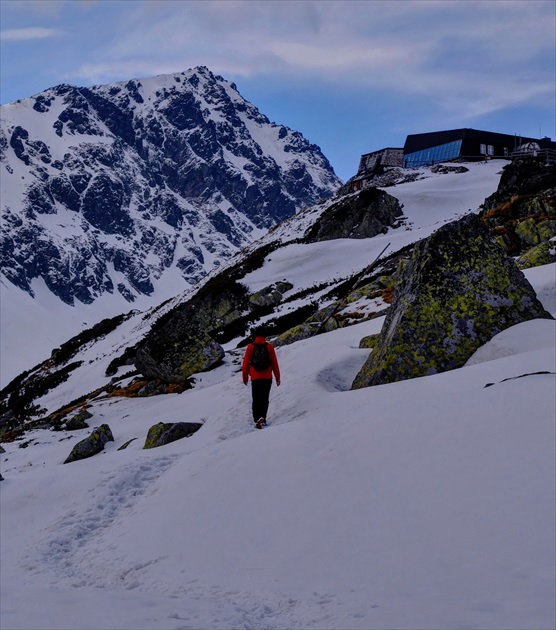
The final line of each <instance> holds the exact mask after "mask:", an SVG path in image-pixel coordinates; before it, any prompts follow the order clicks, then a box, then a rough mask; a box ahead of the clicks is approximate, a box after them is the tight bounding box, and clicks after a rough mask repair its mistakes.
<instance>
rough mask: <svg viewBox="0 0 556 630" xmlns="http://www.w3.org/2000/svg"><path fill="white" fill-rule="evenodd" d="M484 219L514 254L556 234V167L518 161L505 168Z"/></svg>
mask: <svg viewBox="0 0 556 630" xmlns="http://www.w3.org/2000/svg"><path fill="white" fill-rule="evenodd" d="M483 208H484V209H483V210H482V212H481V218H482V219H483V220H484V221H485V223H486V225H487V226H488V227H489V228H490V229H491V230H492V232H493V233H494V234H496V236H497V240H498V242H499V243H500V244H501V245H502V246H503V247H504V248H505V249H506V251H507V252H508V253H509V254H510V255H512V256H518V255H520V254H523V253H524V252H526V251H527V250H529V249H530V248H531V247H532V246H535V245H539V244H541V243H543V242H545V241H548V240H550V239H551V238H552V237H554V236H555V235H556V166H547V165H545V164H543V163H542V162H540V161H537V160H533V159H530V160H516V161H513V162H511V163H510V164H508V165H507V166H505V167H504V170H503V172H502V176H501V178H500V183H499V185H498V190H497V191H496V192H495V193H494V194H492V195H491V196H490V197H488V198H487V199H485V203H484V204H483Z"/></svg>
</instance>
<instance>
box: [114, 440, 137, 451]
mask: <svg viewBox="0 0 556 630" xmlns="http://www.w3.org/2000/svg"><path fill="white" fill-rule="evenodd" d="M136 439H137V438H131V440H128V441H127V442H124V443H123V444H122V445H121V446H120V448H118V450H119V451H125V449H126V448H127V447H128V446H129V445H130V444H131V443H132V442H133V441H134V440H136Z"/></svg>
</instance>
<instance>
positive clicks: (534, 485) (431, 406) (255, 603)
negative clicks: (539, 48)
mask: <svg viewBox="0 0 556 630" xmlns="http://www.w3.org/2000/svg"><path fill="white" fill-rule="evenodd" d="M466 166H467V167H468V170H466V171H465V172H463V173H448V174H439V173H432V172H430V171H429V170H427V169H423V172H422V173H421V174H420V179H417V180H416V181H413V182H410V183H405V184H400V185H398V186H394V187H392V188H389V189H388V190H389V192H390V193H391V194H392V195H394V196H395V197H396V198H397V199H399V200H400V201H401V202H402V203H403V218H402V219H401V220H400V221H399V222H397V223H396V225H395V226H391V227H387V228H385V229H384V233H379V234H377V235H376V236H374V237H372V238H358V239H349V238H334V239H329V240H321V241H312V240H310V239H307V238H306V235H307V233H308V231H310V230H311V228H312V226H314V225H315V223H316V222H318V221H319V219H320V218H321V217H322V216H324V215H325V214H326V213H327V212H328V211H329V210H331V209H333V208H334V206H335V204H337V203H339V201H338V200H335V201H328V202H325V203H323V204H320V205H316V206H313V207H311V208H309V209H307V210H306V211H304V212H301V213H300V214H298V215H296V216H295V217H292V218H291V219H288V220H287V221H286V222H285V223H283V224H281V225H280V226H279V227H277V228H276V229H274V230H272V231H271V232H270V233H269V234H267V235H265V236H264V237H263V239H261V240H260V241H259V242H258V243H257V244H256V245H255V244H253V245H250V246H249V247H247V248H246V251H245V252H243V254H242V255H241V256H239V255H238V257H237V258H236V259H234V260H231V261H229V263H226V265H223V266H226V268H227V269H229V270H231V272H232V271H233V272H236V271H238V270H239V269H240V265H241V271H242V274H243V275H242V276H241V282H242V283H243V285H244V286H245V287H246V288H247V290H248V291H249V295H251V296H252V295H254V294H255V293H257V294H260V295H267V293H265V289H268V288H269V287H276V286H277V284H278V283H280V282H281V283H283V284H282V285H280V286H281V287H282V290H283V299H281V301H280V302H279V304H278V305H275V306H274V308H273V309H272V312H269V313H268V314H267V315H266V316H263V317H261V319H262V320H266V321H267V322H268V321H270V320H271V319H272V318H277V317H278V318H280V319H281V320H283V319H284V318H287V317H289V316H290V315H291V314H292V313H294V312H296V311H300V310H301V309H304V308H308V307H311V308H312V307H313V306H312V305H313V304H314V303H318V307H320V308H323V309H326V307H327V306H329V305H331V304H332V303H333V302H334V300H335V297H334V295H333V294H334V291H336V290H339V288H340V287H341V286H342V285H345V283H346V282H350V281H351V280H352V279H353V277H354V274H355V275H357V274H358V273H360V272H361V270H362V269H365V268H366V267H367V266H368V265H369V263H370V262H371V261H372V260H373V259H374V258H375V257H376V256H377V255H378V254H379V253H380V252H381V251H382V249H383V248H384V246H385V245H386V244H388V243H390V246H391V250H389V251H395V252H400V251H403V250H404V249H406V248H407V247H409V246H411V244H412V243H415V242H416V241H418V240H420V239H422V238H425V237H427V236H428V235H430V234H431V233H432V232H433V231H434V230H436V228H438V227H440V226H442V225H444V224H446V223H448V222H451V221H453V220H454V219H456V218H458V217H460V216H461V215H462V214H467V213H468V212H470V211H471V212H477V210H478V208H479V206H480V204H481V203H482V202H483V201H484V199H485V198H486V197H487V196H488V195H491V194H492V193H493V192H494V191H495V190H496V188H497V185H498V181H499V179H500V171H501V168H502V163H499V162H490V163H487V164H469V165H466ZM255 256H257V260H256V261H254V257H255ZM255 262H256V263H257V264H254V263H255ZM554 274H555V264H554V263H553V264H550V265H544V266H540V267H535V268H531V269H527V270H526V271H525V275H526V277H527V278H528V280H529V281H530V282H531V284H532V286H533V287H534V289H535V291H536V294H537V296H538V298H539V299H540V300H541V301H542V303H543V305H544V307H545V308H546V309H547V310H548V311H549V312H550V313H552V314H553V315H556V286H555V285H556V283H555V280H554V279H555V275H554ZM217 277H218V276H217V274H216V272H213V274H212V275H211V277H210V278H209V280H208V282H211V280H214V279H215V278H217ZM385 281H387V279H385ZM222 288H223V289H224V288H226V285H225V284H222ZM193 292H194V291H193V290H190V291H187V292H185V293H184V294H182V295H180V296H176V297H175V298H174V299H172V300H170V301H169V302H167V303H166V304H164V305H162V306H160V307H159V308H157V309H151V310H149V311H147V312H142V313H135V314H130V315H129V316H126V317H125V318H122V319H121V320H119V321H113V322H108V323H106V324H105V325H104V326H101V327H100V329H99V330H98V331H96V333H95V334H94V335H93V334H92V333H93V332H95V331H91V335H89V336H87V335H83V338H82V339H80V340H76V341H75V342H74V344H73V348H72V347H70V346H71V344H69V345H68V346H67V347H66V348H64V350H63V352H64V353H66V355H67V356H70V355H71V352H72V351H74V350H75V351H76V354H74V355H73V356H71V358H69V359H67V358H66V360H67V361H68V362H71V363H72V364H73V365H72V366H71V369H70V370H67V371H66V374H64V375H62V376H68V378H66V379H65V380H64V379H60V382H52V383H50V385H52V387H51V389H50V390H49V391H47V392H45V393H44V394H43V395H41V396H40V397H38V398H37V399H36V401H35V402H36V403H37V404H38V405H39V406H40V407H42V408H43V409H44V412H43V413H44V414H46V413H52V412H55V411H56V410H59V409H60V407H61V406H62V405H65V406H66V409H67V410H68V409H69V408H70V407H73V411H72V412H71V413H74V412H75V411H77V410H78V409H79V401H78V400H77V399H79V397H80V396H82V395H83V394H88V399H87V400H88V407H87V411H88V412H89V413H90V414H92V417H91V418H90V420H89V421H88V422H89V424H90V425H91V427H92V426H99V425H100V424H102V423H107V424H109V425H110V427H111V429H112V432H113V433H114V442H108V443H107V445H106V447H105V449H104V451H103V452H102V453H101V454H99V455H96V456H95V457H93V458H91V459H87V460H83V461H81V462H74V463H71V464H68V465H66V466H64V465H63V464H62V462H63V461H64V459H65V458H66V457H67V455H68V454H69V452H70V450H71V448H72V446H73V445H74V444H75V443H76V442H77V441H78V440H81V439H82V438H83V437H85V436H86V435H88V434H89V433H90V429H80V430H77V431H72V432H69V433H66V432H61V431H52V430H51V429H50V428H43V427H36V428H35V429H34V430H30V431H28V432H26V434H25V435H22V436H20V437H19V439H16V440H15V441H12V442H8V443H6V444H4V447H5V450H6V453H5V454H3V455H2V457H3V459H2V473H3V476H4V477H5V479H4V481H2V482H0V491H1V495H0V499H1V501H2V509H1V510H0V519H1V521H0V525H1V531H2V538H1V543H2V564H1V568H0V570H1V571H2V574H1V580H0V596H1V598H2V606H0V615H1V618H0V622H1V625H2V627H3V628H4V627H5V628H10V629H13V630H17V629H28V628H43V629H46V628H60V629H63V628H76V629H79V628H83V629H85V628H91V627H95V628H98V629H99V630H100V629H122V630H123V629H127V628H130V627H133V628H144V629H152V630H158V629H160V630H162V629H165V630H166V629H168V630H169V629H173V630H177V629H179V630H185V629H186V628H194V629H198V628H215V629H216V628H220V629H222V630H230V629H232V628H233V629H240V630H243V629H247V628H276V629H278V628H282V629H292V628H299V629H302V628H303V629H305V628H307V629H308V628H314V629H326V630H328V629H329V628H330V629H332V628H345V629H346V630H348V629H354V630H355V629H359V630H368V629H371V628H374V629H377V630H378V629H384V628H394V627H395V628H406V629H408V630H416V629H418V628H421V629H423V630H425V629H426V630H432V629H434V630H445V629H449V630H451V629H455V628H481V629H482V630H489V629H494V628H507V629H508V630H510V629H515V630H517V629H520V630H522V629H523V628H528V629H529V630H546V629H547V628H553V627H554V625H555V623H556V619H555V616H554V611H555V599H554V593H555V586H556V584H555V566H554V558H555V557H556V544H555V535H554V531H555V520H556V516H555V507H556V506H555V502H554V497H555V496H556V487H555V479H556V468H555V466H556V463H555V452H554V443H555V439H556V436H555V434H554V428H555V427H554V418H555V414H556V399H555V391H556V390H555V388H554V374H555V373H556V359H555V357H556V352H555V347H556V326H555V323H554V321H551V320H548V319H542V320H541V319H537V320H532V321H528V322H524V323H521V324H519V325H517V326H515V327H512V328H508V329H506V330H504V331H503V332H502V333H500V334H498V335H497V336H495V337H494V338H493V339H491V340H490V341H489V342H488V343H486V344H485V345H483V346H482V347H480V348H479V349H478V350H477V351H476V353H475V354H474V355H473V356H472V357H471V358H470V359H469V361H468V362H467V364H466V365H465V366H464V367H462V368H460V369H455V370H452V371H449V372H445V373H442V374H436V375H432V376H427V377H423V378H414V379H411V380H406V381H401V382H395V383H390V384H387V385H378V386H374V387H369V388H364V389H360V390H357V391H348V389H349V387H350V385H351V383H352V381H353V379H354V377H355V375H356V374H357V372H358V370H359V369H360V367H361V366H362V365H363V363H364V362H365V360H366V358H367V356H368V354H369V350H368V349H365V348H361V347H360V341H361V339H362V338H366V337H368V336H369V335H373V334H376V333H378V332H379V331H380V329H381V327H382V325H383V322H384V317H381V316H380V315H379V316H378V317H375V318H374V319H369V320H367V321H364V318H361V319H359V315H361V314H369V312H370V311H371V310H373V309H374V310H375V311H377V313H378V311H380V310H381V309H383V308H385V307H386V306H387V304H386V303H385V302H384V300H383V299H382V298H381V297H380V296H375V295H373V294H367V295H362V296H361V299H360V300H358V301H357V302H351V303H350V304H349V305H346V308H345V309H344V311H345V312H344V313H343V315H344V316H345V317H351V318H352V321H351V324H352V325H349V326H346V327H343V328H338V329H336V330H332V331H330V332H327V333H325V334H320V335H315V336H312V337H310V338H307V339H302V340H300V341H296V342H295V343H291V344H289V345H283V346H280V347H278V348H277V354H278V359H279V362H280V366H281V371H282V384H281V386H280V387H279V388H273V390H272V392H271V403H270V413H269V426H268V427H267V428H265V429H264V430H263V431H254V430H253V426H252V425H253V423H252V420H251V418H250V396H249V390H248V388H245V387H244V386H243V384H242V382H241V375H240V373H239V364H240V361H241V357H242V349H241V348H237V347H236V346H237V343H238V341H239V340H240V339H241V336H242V333H239V334H238V336H236V337H235V338H231V339H230V340H229V341H228V342H226V343H224V345H225V349H226V354H225V356H224V358H223V361H222V363H221V364H220V365H219V366H218V367H217V368H216V369H213V370H211V371H209V372H204V373H199V374H197V375H196V376H195V380H196V382H195V386H194V387H193V389H191V390H187V391H184V392H183V393H181V394H167V395H163V396H151V397H137V398H128V397H126V396H125V395H120V396H114V395H112V393H114V392H108V391H107V390H106V389H104V390H103V391H102V392H101V391H100V389H102V388H105V387H106V386H107V385H109V384H110V382H111V380H112V377H110V376H107V375H106V368H107V366H108V365H109V364H110V363H111V362H112V361H113V360H114V358H116V357H121V356H122V355H123V354H125V349H126V348H127V347H129V346H130V345H133V344H134V343H136V342H137V341H138V340H140V339H141V338H143V337H144V335H145V334H147V332H148V331H149V330H150V329H151V328H152V325H153V323H154V322H155V321H156V320H157V318H158V319H159V320H160V319H161V318H163V317H164V316H166V315H167V314H169V313H171V312H172V310H173V309H176V308H178V307H179V305H180V304H184V303H186V302H187V299H188V297H190V296H191V295H192V294H193ZM261 292H262V293H261ZM339 314H341V315H342V313H339ZM358 314H359V315H358ZM357 321H362V322H363V323H356V322H357ZM21 351H22V352H25V347H22V348H21ZM56 361H57V358H56V357H53V360H52V364H51V365H49V364H48V362H46V363H45V364H44V366H42V367H41V370H43V372H42V376H43V378H44V380H45V384H47V383H46V381H47V379H48V378H49V376H54V375H55V374H56V372H55V367H54V364H56ZM128 369H129V367H125V366H122V367H121V368H120V369H119V370H118V372H117V374H116V376H115V377H114V378H115V381H116V383H117V384H118V385H122V386H125V384H126V383H128V382H130V381H132V380H133V378H134V377H133V376H130V375H126V374H125V372H126V370H128ZM96 388H99V391H98V392H97V394H95V393H94V392H93V390H95V389H96ZM120 393H124V392H123V391H122V392H120ZM124 394H125V393H124ZM76 405H77V406H76ZM178 421H186V422H196V423H201V424H202V428H201V429H200V430H199V431H197V432H196V433H195V434H194V435H193V436H192V437H190V438H188V439H184V440H179V441H177V442H174V443H172V444H169V445H166V446H164V447H160V448H155V449H152V450H144V449H143V444H144V441H145V436H146V433H147V430H148V429H149V427H150V426H152V425H153V424H155V423H157V422H168V423H172V422H178ZM134 438H135V439H134ZM126 443H128V446H127V448H124V449H123V450H120V449H122V448H123V447H124V445H125V444H126ZM29 601H32V602H33V603H34V605H33V606H30V605H29Z"/></svg>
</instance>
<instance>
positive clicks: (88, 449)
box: [64, 424, 114, 464]
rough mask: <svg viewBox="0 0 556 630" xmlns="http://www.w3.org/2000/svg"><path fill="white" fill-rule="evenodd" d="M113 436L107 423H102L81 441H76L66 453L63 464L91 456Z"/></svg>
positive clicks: (99, 450)
mask: <svg viewBox="0 0 556 630" xmlns="http://www.w3.org/2000/svg"><path fill="white" fill-rule="evenodd" d="M113 441H114V436H113V435H112V431H111V430H110V427H109V426H108V425H107V424H102V425H101V426H100V427H98V428H96V429H94V431H93V432H92V433H91V435H89V436H88V437H86V438H85V439H84V440H81V442H78V443H77V444H76V445H75V446H74V447H73V449H72V451H71V453H70V454H69V455H68V457H67V459H66V461H65V462H64V464H69V463H71V462H75V461H78V460H80V459H86V458H87V457H92V456H93V455H96V454H97V453H100V452H101V451H103V450H104V445H105V444H106V443H107V442H113Z"/></svg>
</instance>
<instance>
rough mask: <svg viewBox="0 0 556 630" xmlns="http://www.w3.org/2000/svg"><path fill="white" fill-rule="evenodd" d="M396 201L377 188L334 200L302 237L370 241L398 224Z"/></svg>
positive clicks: (400, 216) (324, 239)
mask: <svg viewBox="0 0 556 630" xmlns="http://www.w3.org/2000/svg"><path fill="white" fill-rule="evenodd" d="M402 217H403V212H402V208H401V206H400V203H399V201H398V200H397V199H396V198H395V197H392V195H389V194H388V193H386V192H384V191H383V190H379V189H378V188H368V189H365V190H363V191H361V192H360V193H359V194H357V195H350V196H348V197H345V198H343V199H341V200H340V201H338V203H335V204H334V205H332V206H330V208H329V209H328V210H327V211H326V212H324V213H323V214H322V215H321V216H320V218H319V219H318V220H317V221H316V223H315V224H314V225H313V226H312V227H311V228H310V229H309V230H308V231H307V233H306V234H305V240H306V241H307V242H309V243H311V242H314V241H327V240H331V239H335V238H372V237H373V236H376V235H377V234H382V233H384V232H386V231H387V229H388V227H392V226H395V225H399V224H400V220H401V218H402Z"/></svg>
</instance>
